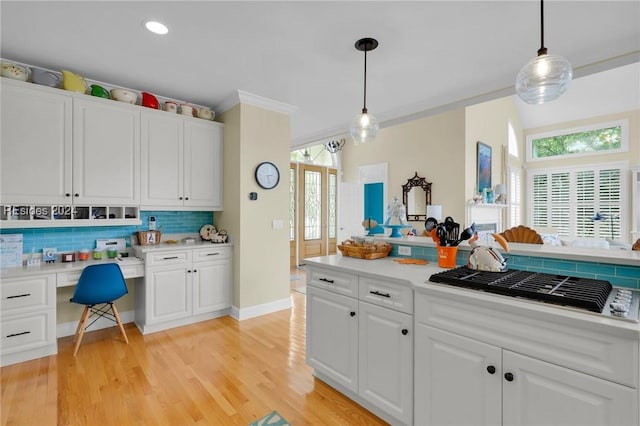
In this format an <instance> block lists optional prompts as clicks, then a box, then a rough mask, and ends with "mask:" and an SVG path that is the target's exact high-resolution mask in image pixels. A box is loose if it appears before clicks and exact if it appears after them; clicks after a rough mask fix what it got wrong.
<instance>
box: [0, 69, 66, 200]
mask: <svg viewBox="0 0 640 426" xmlns="http://www.w3.org/2000/svg"><path fill="white" fill-rule="evenodd" d="M30 86H32V87H30ZM57 92H58V93H56V92H54V91H52V90H47V89H44V88H40V87H37V86H35V85H32V84H29V83H21V82H13V81H9V79H3V82H2V96H0V99H1V102H2V106H1V111H2V116H1V117H0V121H1V122H2V126H0V127H1V129H2V130H1V139H0V141H1V145H0V146H1V153H0V161H1V173H2V175H1V176H2V177H1V180H0V182H2V187H1V190H0V194H1V195H0V196H1V197H2V203H3V204H17V203H28V204H33V203H43V204H70V203H71V155H72V154H71V140H72V139H71V137H72V135H71V133H72V130H71V125H72V119H71V114H72V99H71V97H70V96H68V95H63V94H61V93H63V92H62V91H57ZM67 194H68V196H67Z"/></svg>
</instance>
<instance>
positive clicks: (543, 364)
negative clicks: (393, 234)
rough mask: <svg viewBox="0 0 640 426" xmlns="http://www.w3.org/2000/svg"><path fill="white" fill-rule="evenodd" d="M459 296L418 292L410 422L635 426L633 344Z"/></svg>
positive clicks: (596, 329) (595, 329) (593, 329)
mask: <svg viewBox="0 0 640 426" xmlns="http://www.w3.org/2000/svg"><path fill="white" fill-rule="evenodd" d="M462 294H463V293H462V292H460V293H459V294H458V295H457V296H453V297H449V295H448V294H445V293H444V292H442V291H439V290H438V289H437V288H436V287H434V288H432V289H429V290H428V292H427V294H422V293H420V292H418V293H416V302H415V303H416V304H415V310H416V316H415V328H416V338H415V401H416V403H415V407H416V409H415V424H419V425H425V426H428V425H465V424H466V425H496V424H503V425H530V426H534V425H535V426H541V425H549V426H551V425H554V426H557V425H576V426H577V425H636V426H637V425H638V389H637V352H638V348H637V341H636V342H635V344H633V343H631V342H629V343H630V344H631V345H630V346H629V345H627V343H626V341H624V340H622V339H620V337H619V336H616V335H615V334H614V333H611V331H612V330H610V331H609V332H606V331H602V330H599V327H590V328H586V329H585V328H584V327H583V326H580V325H579V324H578V323H576V322H569V321H567V322H566V323H565V324H558V323H554V322H551V321H549V320H546V319H545V318H544V317H542V318H536V317H532V316H529V317H528V316H526V315H525V311H520V312H519V313H512V312H507V311H506V310H496V309H495V307H492V306H491V305H490V304H489V303H488V302H484V303H483V302H480V301H478V300H474V299H472V297H471V295H469V297H466V298H463V297H462ZM472 294H473V293H472ZM464 299H468V300H466V301H463V300H464ZM635 333H636V334H637V331H635ZM636 339H637V336H636ZM574 351H575V352H574ZM612 357H614V358H612ZM563 364H564V365H563ZM565 365H566V366H565ZM596 375H600V376H602V377H597V376H596Z"/></svg>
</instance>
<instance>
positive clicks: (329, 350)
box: [307, 286, 358, 393]
mask: <svg viewBox="0 0 640 426" xmlns="http://www.w3.org/2000/svg"><path fill="white" fill-rule="evenodd" d="M307 363H308V364H309V365H310V366H311V367H313V368H314V369H315V370H316V372H320V373H323V374H325V375H326V376H327V377H329V378H331V379H333V380H334V381H335V382H336V383H339V384H341V385H342V386H344V387H345V388H346V389H348V390H350V391H351V392H354V393H357V392H358V301H357V300H356V299H353V298H350V297H346V296H342V295H339V294H335V293H331V292H329V291H325V290H322V289H319V288H314V287H311V286H309V287H307Z"/></svg>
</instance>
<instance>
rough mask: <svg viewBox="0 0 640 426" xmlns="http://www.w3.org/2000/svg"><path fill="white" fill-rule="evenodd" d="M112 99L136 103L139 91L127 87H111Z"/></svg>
mask: <svg viewBox="0 0 640 426" xmlns="http://www.w3.org/2000/svg"><path fill="white" fill-rule="evenodd" d="M111 99H115V100H116V101H120V102H126V103H129V104H135V103H136V100H137V99H138V95H137V93H135V92H133V91H131V90H126V89H111Z"/></svg>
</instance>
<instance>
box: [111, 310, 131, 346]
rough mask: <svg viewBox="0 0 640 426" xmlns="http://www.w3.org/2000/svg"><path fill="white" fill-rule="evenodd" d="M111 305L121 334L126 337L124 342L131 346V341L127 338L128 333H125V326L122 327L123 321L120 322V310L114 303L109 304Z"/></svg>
mask: <svg viewBox="0 0 640 426" xmlns="http://www.w3.org/2000/svg"><path fill="white" fill-rule="evenodd" d="M109 304H110V305H111V310H112V311H113V316H114V317H116V322H117V323H118V327H120V332H121V333H122V337H124V341H125V342H127V344H129V339H128V338H127V333H125V331H124V326H123V325H122V321H120V314H119V313H118V308H116V305H114V304H113V303H109Z"/></svg>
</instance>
